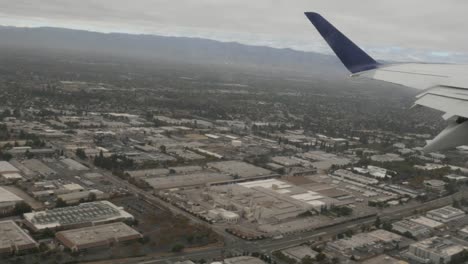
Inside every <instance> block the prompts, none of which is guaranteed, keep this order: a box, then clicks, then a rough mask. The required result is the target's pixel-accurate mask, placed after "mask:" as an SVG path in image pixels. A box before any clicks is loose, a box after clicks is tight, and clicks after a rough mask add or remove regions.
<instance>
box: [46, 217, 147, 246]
mask: <svg viewBox="0 0 468 264" xmlns="http://www.w3.org/2000/svg"><path fill="white" fill-rule="evenodd" d="M55 237H56V238H57V239H58V240H59V241H60V242H61V243H62V244H63V245H65V246H66V247H67V248H69V249H71V250H72V251H79V250H83V249H87V248H95V247H101V246H109V245H111V244H113V243H121V242H126V241H132V240H136V239H139V238H142V237H143V236H142V235H141V234H140V233H138V232H137V231H135V230H134V229H133V228H131V227H129V226H128V225H126V224H124V223H120V222H118V223H111V224H105V225H99V226H90V227H84V228H79V229H73V230H67V231H60V232H57V234H56V235H55Z"/></svg>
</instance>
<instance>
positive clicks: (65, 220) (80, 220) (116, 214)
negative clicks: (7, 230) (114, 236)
mask: <svg viewBox="0 0 468 264" xmlns="http://www.w3.org/2000/svg"><path fill="white" fill-rule="evenodd" d="M24 218H25V224H26V225H27V226H28V227H29V228H31V229H32V230H33V231H35V232H37V231H43V230H45V229H46V228H49V229H70V228H77V227H85V226H91V225H97V224H105V223H110V222H117V221H125V220H131V221H133V219H134V218H133V216H132V215H131V214H129V213H127V212H126V211H125V210H123V209H122V208H120V207H117V206H116V205H114V204H113V203H111V202H109V201H98V202H91V203H82V204H80V205H77V206H70V207H64V208H55V209H52V210H48V211H41V212H33V213H26V214H24Z"/></svg>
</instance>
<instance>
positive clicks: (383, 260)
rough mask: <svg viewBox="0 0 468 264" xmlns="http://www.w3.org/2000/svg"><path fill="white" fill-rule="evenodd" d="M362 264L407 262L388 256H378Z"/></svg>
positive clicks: (405, 263)
mask: <svg viewBox="0 0 468 264" xmlns="http://www.w3.org/2000/svg"><path fill="white" fill-rule="evenodd" d="M361 263H362V264H408V262H406V261H403V260H399V259H396V258H393V257H390V256H389V255H385V254H382V255H378V256H376V257H373V258H370V259H366V260H364V261H363V262H361Z"/></svg>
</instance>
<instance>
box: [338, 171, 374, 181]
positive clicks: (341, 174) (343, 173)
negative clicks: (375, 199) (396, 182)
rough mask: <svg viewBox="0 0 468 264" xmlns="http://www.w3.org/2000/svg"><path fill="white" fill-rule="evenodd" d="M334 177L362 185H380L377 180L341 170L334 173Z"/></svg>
mask: <svg viewBox="0 0 468 264" xmlns="http://www.w3.org/2000/svg"><path fill="white" fill-rule="evenodd" d="M333 176H336V177H338V178H341V179H347V180H350V181H354V182H358V183H361V184H378V183H379V181H378V180H377V179H372V178H368V177H365V176H361V175H358V174H356V173H353V172H351V171H348V170H343V169H339V170H336V171H334V172H333Z"/></svg>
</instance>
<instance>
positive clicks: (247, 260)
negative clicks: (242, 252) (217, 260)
mask: <svg viewBox="0 0 468 264" xmlns="http://www.w3.org/2000/svg"><path fill="white" fill-rule="evenodd" d="M221 263H222V264H265V262H264V261H263V260H261V259H258V258H254V257H248V256H242V257H235V258H228V259H225V260H224V261H223V262H221ZM212 264H213V263H212Z"/></svg>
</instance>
